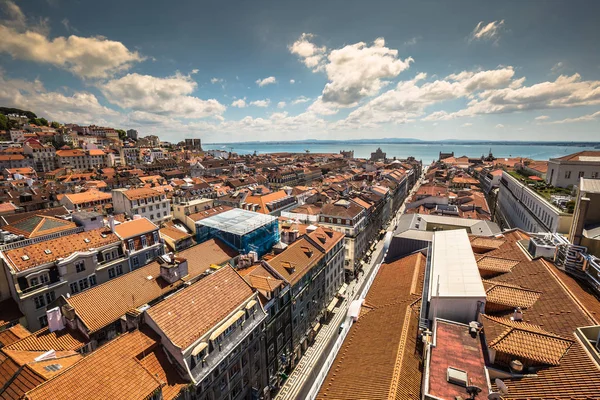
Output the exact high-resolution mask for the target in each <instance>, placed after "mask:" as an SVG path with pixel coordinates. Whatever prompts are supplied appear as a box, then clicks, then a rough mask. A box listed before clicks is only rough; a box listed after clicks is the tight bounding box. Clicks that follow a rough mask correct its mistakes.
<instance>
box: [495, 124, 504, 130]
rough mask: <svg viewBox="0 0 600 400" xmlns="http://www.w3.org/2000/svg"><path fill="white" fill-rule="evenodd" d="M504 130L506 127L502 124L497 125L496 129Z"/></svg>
mask: <svg viewBox="0 0 600 400" xmlns="http://www.w3.org/2000/svg"><path fill="white" fill-rule="evenodd" d="M503 128H504V125H502V124H497V125H496V129H503Z"/></svg>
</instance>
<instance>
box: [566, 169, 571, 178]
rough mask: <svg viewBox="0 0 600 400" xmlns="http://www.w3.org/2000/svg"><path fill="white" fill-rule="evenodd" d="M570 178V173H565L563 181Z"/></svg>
mask: <svg viewBox="0 0 600 400" xmlns="http://www.w3.org/2000/svg"><path fill="white" fill-rule="evenodd" d="M569 178H571V171H565V179H569Z"/></svg>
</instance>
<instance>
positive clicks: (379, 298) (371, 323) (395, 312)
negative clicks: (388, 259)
mask: <svg viewBox="0 0 600 400" xmlns="http://www.w3.org/2000/svg"><path fill="white" fill-rule="evenodd" d="M425 262H426V258H425V257H424V256H423V255H422V254H421V253H416V254H413V255H410V256H408V257H404V258H402V259H399V260H396V261H394V262H392V263H389V264H382V265H381V268H380V270H379V272H378V274H377V276H376V277H375V280H374V281H373V284H372V286H371V289H370V290H369V292H368V293H367V297H366V298H365V302H364V304H363V307H362V312H361V315H360V317H359V319H358V321H357V322H355V323H354V324H353V325H352V327H351V328H350V332H349V333H348V336H347V338H346V340H345V341H344V343H343V344H342V347H341V348H340V351H339V352H338V355H337V357H336V358H335V361H334V362H333V364H332V366H331V369H330V370H329V373H328V374H327V377H326V378H325V381H324V382H323V385H322V386H321V389H320V391H319V394H318V395H317V399H320V400H325V399H335V400H369V399H377V400H379V399H419V398H420V392H421V375H422V372H421V367H420V363H421V360H420V357H419V355H418V354H417V352H415V347H416V346H417V328H418V299H419V297H420V294H421V290H422V285H423V274H424V270H425ZM365 371H368V375H365Z"/></svg>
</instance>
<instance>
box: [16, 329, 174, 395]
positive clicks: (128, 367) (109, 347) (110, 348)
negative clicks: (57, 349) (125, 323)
mask: <svg viewBox="0 0 600 400" xmlns="http://www.w3.org/2000/svg"><path fill="white" fill-rule="evenodd" d="M153 346H156V338H153V337H150V336H148V335H147V334H145V333H142V332H140V331H134V332H131V333H125V334H123V335H121V336H119V337H118V338H117V339H115V340H113V341H111V342H109V343H107V344H106V345H104V346H102V347H100V348H99V349H98V350H96V351H95V352H93V353H92V354H90V355H89V356H87V357H85V358H83V359H82V360H81V361H79V362H78V363H76V364H75V365H73V366H71V367H70V368H68V369H66V370H65V371H64V372H63V373H61V374H59V375H57V376H56V377H54V378H52V379H50V380H49V381H47V382H45V383H43V384H41V385H39V386H38V387H36V388H35V389H33V390H31V391H29V392H27V394H26V395H25V398H26V399H29V400H36V399H40V400H42V399H44V400H46V399H53V400H63V399H64V400H70V399H131V400H134V399H148V398H149V397H150V395H152V394H153V393H155V391H157V390H159V389H160V388H161V387H162V386H163V383H162V382H161V381H160V380H159V378H158V377H156V376H155V375H153V374H152V373H150V371H149V370H148V369H146V368H144V366H143V364H142V363H141V362H140V361H139V356H140V355H143V354H145V352H146V351H148V350H150V349H152V348H153Z"/></svg>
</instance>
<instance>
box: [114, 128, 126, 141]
mask: <svg viewBox="0 0 600 400" xmlns="http://www.w3.org/2000/svg"><path fill="white" fill-rule="evenodd" d="M116 131H117V132H118V133H119V139H121V140H123V139H125V138H126V137H127V132H125V131H124V130H123V129H116Z"/></svg>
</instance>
